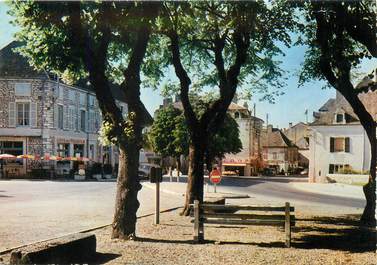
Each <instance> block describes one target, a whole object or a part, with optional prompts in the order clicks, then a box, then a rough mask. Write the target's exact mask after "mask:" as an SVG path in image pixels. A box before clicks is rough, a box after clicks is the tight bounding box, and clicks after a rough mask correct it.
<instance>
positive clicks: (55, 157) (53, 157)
mask: <svg viewBox="0 0 377 265" xmlns="http://www.w3.org/2000/svg"><path fill="white" fill-rule="evenodd" d="M50 160H53V161H62V160H63V157H61V156H50Z"/></svg>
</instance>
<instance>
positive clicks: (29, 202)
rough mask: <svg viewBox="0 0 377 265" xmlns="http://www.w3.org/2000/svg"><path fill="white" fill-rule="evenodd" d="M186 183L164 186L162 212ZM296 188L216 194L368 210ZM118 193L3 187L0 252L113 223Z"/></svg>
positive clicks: (50, 184)
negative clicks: (166, 189)
mask: <svg viewBox="0 0 377 265" xmlns="http://www.w3.org/2000/svg"><path fill="white" fill-rule="evenodd" d="M164 181H168V178H164ZM185 181H186V178H184V177H181V178H180V182H181V183H170V184H169V183H166V182H165V183H163V186H162V187H164V188H168V190H169V191H170V192H161V209H162V210H163V209H168V208H173V207H178V206H181V205H182V204H183V201H184V197H182V194H183V193H184V191H185V187H186V185H185V183H184V182H185ZM295 182H296V183H297V182H307V179H306V178H303V177H252V178H232V177H225V178H223V180H222V181H221V184H220V185H219V186H218V192H228V193H239V194H248V195H249V196H250V198H248V199H237V200H235V199H229V200H228V199H227V203H236V204H253V203H258V204H266V203H272V204H274V203H278V204H280V203H284V202H285V201H289V202H290V203H291V204H292V205H294V206H295V207H296V209H297V210H298V211H301V212H308V213H310V214H324V215H333V214H342V213H361V212H362V210H363V208H364V205H365V201H364V200H363V199H356V198H347V197H344V196H331V195H323V194H319V193H313V192H307V191H303V190H298V189H295V188H294V187H293V185H291V184H292V183H295ZM152 187H153V185H152ZM209 189H210V190H211V189H213V187H211V186H210V187H209ZM115 191H116V183H115V182H96V181H93V182H74V181H27V180H12V181H0V251H2V250H5V249H7V248H12V247H16V246H19V245H23V244H27V243H31V242H36V241H40V240H45V239H49V238H53V237H58V236H62V235H66V234H69V233H74V232H78V231H82V230H86V229H90V228H94V227H97V226H101V225H106V224H109V223H111V222H112V217H113V213H114V202H115ZM138 198H139V201H140V205H141V206H140V208H139V211H138V215H139V216H141V215H145V214H152V213H154V207H155V200H154V198H155V191H154V190H153V189H151V188H148V187H145V186H144V187H143V188H142V190H141V191H140V192H139V197H138Z"/></svg>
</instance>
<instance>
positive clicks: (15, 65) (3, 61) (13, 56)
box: [0, 41, 46, 78]
mask: <svg viewBox="0 0 377 265" xmlns="http://www.w3.org/2000/svg"><path fill="white" fill-rule="evenodd" d="M20 45H21V42H17V41H13V42H11V43H9V44H8V45H6V46H4V47H3V48H2V49H1V50H0V76H1V77H7V78H41V77H43V78H45V77H46V74H45V73H42V72H38V71H36V70H34V69H33V67H31V66H30V65H29V63H28V61H27V59H26V58H25V57H23V56H21V55H20V54H18V53H16V52H14V51H13V49H14V48H17V47H19V46H20Z"/></svg>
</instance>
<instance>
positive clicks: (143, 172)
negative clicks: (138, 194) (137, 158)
mask: <svg viewBox="0 0 377 265" xmlns="http://www.w3.org/2000/svg"><path fill="white" fill-rule="evenodd" d="M152 167H160V166H159V165H156V164H149V163H141V164H140V165H139V171H138V175H139V178H140V179H149V176H150V174H151V168H152Z"/></svg>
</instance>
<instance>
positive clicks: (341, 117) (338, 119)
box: [336, 113, 344, 123]
mask: <svg viewBox="0 0 377 265" xmlns="http://www.w3.org/2000/svg"><path fill="white" fill-rule="evenodd" d="M336 123H344V114H343V113H340V114H336Z"/></svg>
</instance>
